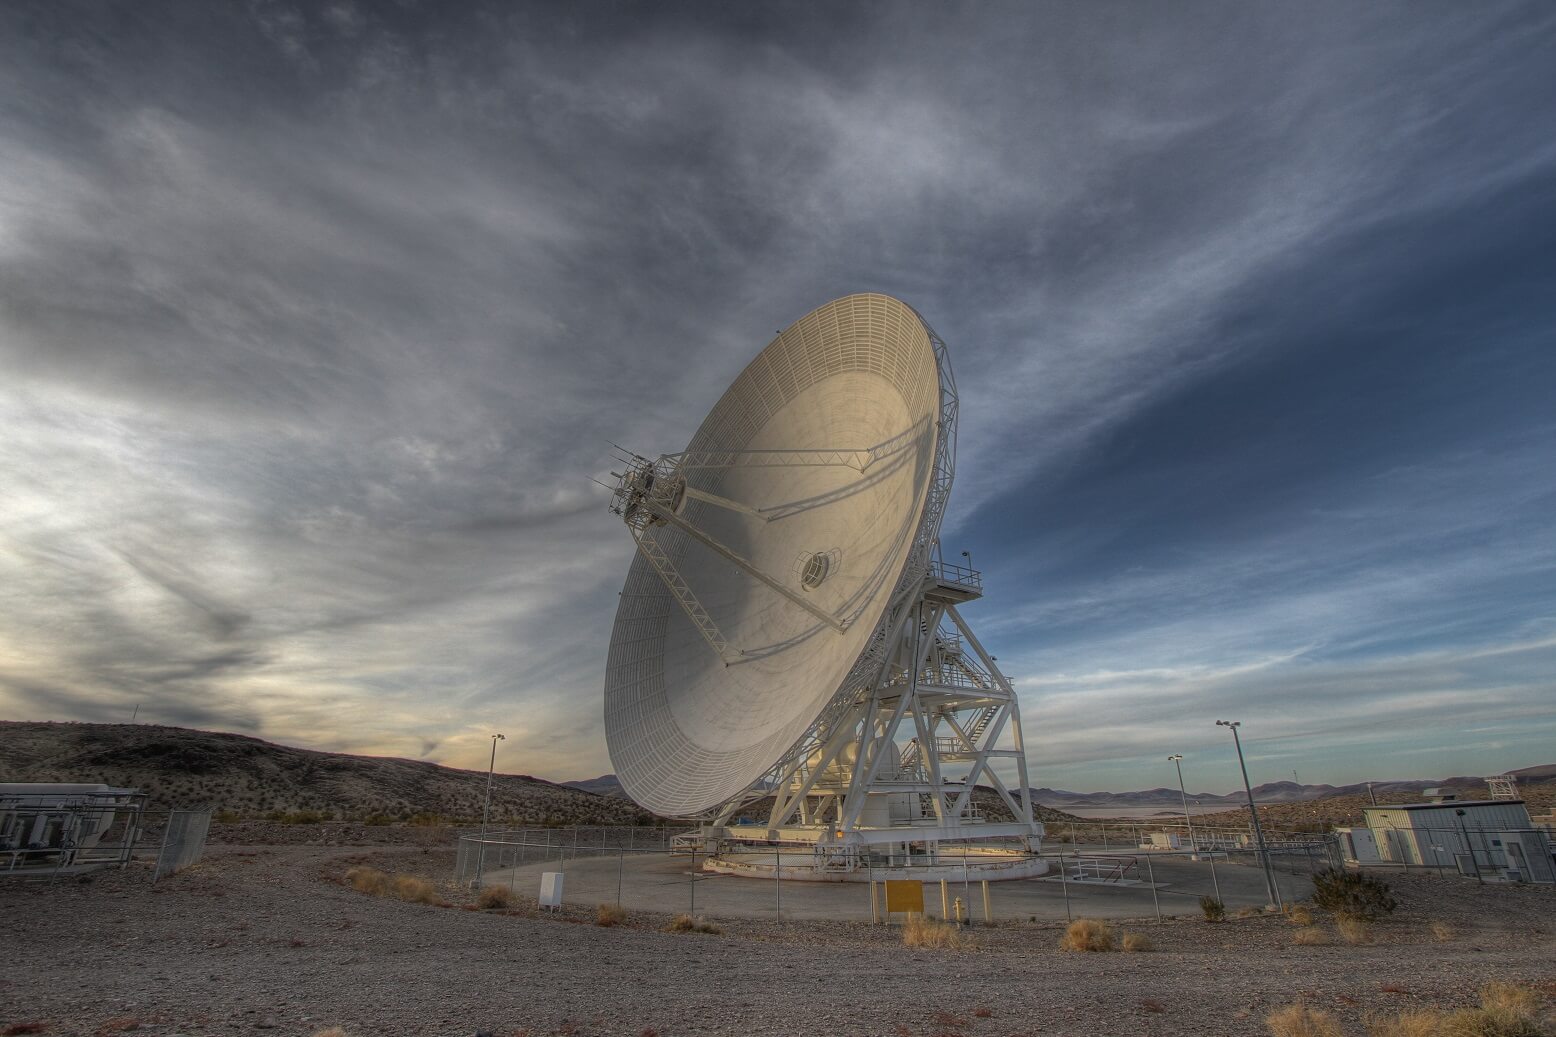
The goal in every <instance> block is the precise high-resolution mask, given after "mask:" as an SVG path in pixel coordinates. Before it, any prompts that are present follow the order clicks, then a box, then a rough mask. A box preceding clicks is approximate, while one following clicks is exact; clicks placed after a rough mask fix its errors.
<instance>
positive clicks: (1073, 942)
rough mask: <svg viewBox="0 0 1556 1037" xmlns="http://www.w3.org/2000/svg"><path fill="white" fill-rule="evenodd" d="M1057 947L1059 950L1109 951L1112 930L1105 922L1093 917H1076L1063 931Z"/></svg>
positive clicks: (1110, 948) (1111, 942)
mask: <svg viewBox="0 0 1556 1037" xmlns="http://www.w3.org/2000/svg"><path fill="white" fill-rule="evenodd" d="M1059 949H1060V950H1061V951H1111V950H1112V949H1113V930H1111V929H1109V928H1108V924H1107V923H1106V922H1102V921H1098V920H1097V919H1095V918H1077V919H1076V920H1075V921H1073V922H1071V923H1070V927H1069V928H1068V929H1066V930H1065V931H1064V939H1062V940H1060V941H1059Z"/></svg>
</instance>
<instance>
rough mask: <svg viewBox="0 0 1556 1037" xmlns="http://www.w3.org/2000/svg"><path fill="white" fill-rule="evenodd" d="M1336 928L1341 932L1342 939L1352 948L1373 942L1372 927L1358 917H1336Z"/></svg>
mask: <svg viewBox="0 0 1556 1037" xmlns="http://www.w3.org/2000/svg"><path fill="white" fill-rule="evenodd" d="M1334 927H1335V928H1336V929H1338V930H1339V931H1340V939H1342V940H1344V941H1345V942H1346V943H1348V944H1350V945H1351V946H1352V947H1355V946H1357V945H1358V944H1363V943H1371V942H1372V926H1371V925H1369V924H1368V922H1367V920H1366V919H1365V918H1361V917H1359V916H1357V915H1335V919H1334Z"/></svg>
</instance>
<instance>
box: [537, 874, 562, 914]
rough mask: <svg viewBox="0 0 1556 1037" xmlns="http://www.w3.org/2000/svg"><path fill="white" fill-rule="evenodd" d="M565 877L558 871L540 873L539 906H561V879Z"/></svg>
mask: <svg viewBox="0 0 1556 1037" xmlns="http://www.w3.org/2000/svg"><path fill="white" fill-rule="evenodd" d="M564 878H566V876H565V875H563V874H562V873H561V872H560V871H544V872H541V873H540V906H541V907H561V906H562V880H563V879H564Z"/></svg>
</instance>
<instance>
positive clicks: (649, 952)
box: [0, 845, 1556, 1037]
mask: <svg viewBox="0 0 1556 1037" xmlns="http://www.w3.org/2000/svg"><path fill="white" fill-rule="evenodd" d="M452 859H453V853H452V851H451V850H448V849H446V848H434V847H419V846H404V847H383V846H366V847H339V846H317V845H304V846H279V847H274V846H272V847H260V846H214V847H211V848H210V850H209V851H208V852H207V855H206V859H205V861H204V862H203V863H201V864H200V865H197V866H196V867H194V868H192V869H190V870H188V871H185V872H183V873H181V874H179V875H176V876H174V877H173V878H171V879H168V880H164V881H163V882H161V883H159V884H157V885H156V886H152V885H151V884H150V881H149V869H148V868H147V867H146V866H145V865H143V864H137V865H135V866H133V867H131V868H129V869H127V870H125V871H122V872H108V873H103V874H100V875H98V876H96V877H93V878H91V879H89V880H86V881H70V882H58V883H35V882H15V881H13V882H7V883H0V946H3V947H4V948H6V951H7V953H6V964H5V967H4V970H3V972H0V1033H6V1032H8V1031H7V1027H14V1026H15V1025H16V1024H18V1023H31V1022H37V1023H46V1024H47V1029H46V1030H44V1031H42V1032H45V1033H49V1034H110V1033H123V1032H130V1031H132V1030H133V1031H134V1032H137V1033H147V1034H174V1033H178V1034H236V1033H244V1032H249V1031H265V1032H273V1033H281V1034H304V1035H309V1034H314V1033H316V1032H317V1031H319V1030H321V1029H324V1028H326V1027H330V1026H340V1027H343V1028H344V1029H345V1031H346V1032H347V1033H348V1034H351V1035H353V1037H357V1035H367V1034H449V1035H464V1037H471V1035H474V1034H477V1033H489V1034H493V1035H527V1037H539V1035H541V1034H578V1035H587V1034H628V1035H635V1037H649V1035H650V1034H651V1033H652V1034H653V1035H655V1037H672V1035H679V1034H735V1033H738V1034H762V1035H766V1034H772V1035H785V1037H787V1035H793V1034H812V1033H814V1034H882V1035H892V1037H898V1035H901V1037H911V1035H925V1037H929V1035H944V1034H956V1035H964V1037H974V1035H1000V1037H1008V1035H1014V1034H1045V1035H1048V1034H1061V1035H1062V1034H1073V1035H1095V1034H1102V1033H1115V1032H1120V1031H1126V1030H1127V1031H1129V1032H1131V1033H1135V1034H1148V1035H1149V1034H1240V1035H1241V1034H1257V1033H1262V1032H1264V1027H1263V1023H1262V1019H1263V1016H1264V1014H1265V1013H1266V1012H1267V1011H1269V1010H1270V1009H1271V1008H1273V1007H1278V1006H1280V1005H1283V1004H1287V1003H1289V1002H1292V1001H1295V1000H1298V999H1299V998H1300V999H1304V1000H1305V1001H1306V1002H1307V1003H1308V1004H1310V1005H1313V1006H1315V1007H1322V1008H1327V1009H1329V1010H1331V1011H1333V1012H1335V1013H1336V1015H1337V1016H1338V1017H1339V1018H1340V1019H1341V1020H1342V1021H1343V1022H1345V1023H1346V1025H1347V1026H1348V1027H1349V1029H1350V1032H1352V1033H1355V1034H1361V1033H1364V1032H1365V1030H1364V1028H1363V1026H1362V1025H1361V1020H1362V1018H1363V1016H1364V1015H1365V1014H1367V1013H1369V1012H1372V1011H1380V1010H1394V1009H1398V1008H1403V1007H1419V1006H1421V1005H1424V1004H1432V1005H1439V1006H1445V1007H1446V1006H1454V1005H1461V1004H1468V1003H1470V1002H1471V1001H1472V1000H1473V997H1474V991H1475V988H1476V987H1477V986H1478V985H1479V984H1480V983H1481V982H1483V981H1484V980H1486V979H1491V978H1502V979H1514V980H1520V981H1524V982H1529V983H1534V984H1537V985H1539V986H1540V988H1541V989H1542V990H1543V991H1544V992H1545V993H1546V994H1547V995H1550V994H1552V993H1556V938H1553V936H1552V926H1553V924H1556V923H1553V921H1552V919H1553V914H1552V908H1553V907H1556V888H1552V887H1533V886H1520V887H1491V886H1487V887H1478V886H1476V885H1475V884H1474V883H1472V882H1465V881H1462V880H1457V879H1446V880H1443V879H1436V878H1433V877H1428V876H1407V877H1402V878H1393V879H1391V880H1390V881H1391V882H1392V883H1393V885H1394V888H1395V891H1396V895H1397V896H1398V898H1399V900H1400V902H1401V907H1400V910H1399V911H1398V912H1397V913H1396V915H1395V917H1394V918H1393V919H1391V920H1390V921H1388V922H1386V923H1383V924H1380V925H1378V926H1376V927H1375V942H1374V943H1373V944H1371V945H1368V946H1360V947H1348V946H1341V945H1335V946H1320V947H1298V946H1294V945H1293V944H1292V942H1291V940H1292V933H1293V928H1292V926H1291V925H1290V924H1289V923H1287V922H1286V921H1284V920H1282V919H1279V918H1255V919H1248V920H1242V921H1235V922H1228V923H1225V924H1221V925H1209V924H1206V923H1204V922H1201V921H1168V922H1165V923H1157V922H1155V921H1154V920H1152V921H1140V922H1138V923H1129V924H1125V925H1122V926H1117V927H1118V928H1120V929H1127V930H1130V931H1136V932H1141V933H1145V934H1147V935H1148V936H1149V937H1150V938H1151V939H1152V941H1154V943H1155V944H1156V946H1157V948H1158V950H1157V951H1156V952H1154V953H1149V954H1069V953H1064V952H1061V951H1059V950H1057V943H1058V939H1059V936H1060V932H1061V928H1060V927H1059V926H1057V925H1053V924H1047V925H1044V924H1037V925H1027V924H1021V925H1017V924H1011V925H1005V926H1000V927H998V928H993V929H979V930H976V931H975V932H974V939H975V940H976V943H977V946H976V947H975V948H974V949H972V950H966V951H919V950H909V949H907V948H904V947H903V946H902V945H901V944H900V943H899V942H898V941H897V934H896V932H895V931H894V930H890V929H886V928H883V927H874V926H870V925H868V924H864V923H845V922H835V923H827V922H804V923H780V922H772V921H758V920H742V921H729V922H722V921H721V922H720V924H721V925H722V926H723V929H724V931H723V933H722V934H719V935H707V934H694V933H685V934H673V933H666V932H661V931H659V927H660V926H662V925H663V924H664V923H665V921H666V917H667V916H662V915H659V916H656V915H648V914H638V915H633V916H630V917H629V918H628V921H627V923H626V924H625V925H622V926H616V927H612V928H601V927H598V926H595V925H592V924H588V923H589V922H590V921H592V916H590V915H586V914H585V913H584V912H583V911H581V910H578V909H573V910H571V911H570V912H568V913H566V914H564V915H561V916H545V917H538V916H536V915H535V912H534V909H533V906H532V902H523V901H521V902H520V905H519V907H518V909H517V910H515V911H512V912H509V913H491V912H477V911H474V910H463V909H461V908H462V907H466V906H468V900H469V895H468V893H465V892H462V891H457V890H453V889H446V888H445V889H444V890H443V893H444V895H445V896H446V897H448V898H449V899H450V900H452V901H453V903H452V905H451V906H449V907H437V906H429V905H422V904H409V903H403V902H400V901H395V900H388V899H382V898H375V897H371V896H367V895H365V894H362V893H358V892H357V891H355V890H354V889H351V888H350V887H348V886H346V885H344V884H342V882H341V881H340V880H341V876H342V875H343V874H344V872H345V871H346V869H347V868H349V867H351V866H352V865H354V864H371V865H373V866H375V867H379V868H382V869H384V870H387V871H394V872H401V873H409V874H419V875H423V876H426V877H428V878H432V879H435V880H440V881H441V880H443V879H445V878H446V877H447V876H448V875H449V873H450V871H451V866H452ZM1433 921H1437V922H1444V923H1447V924H1448V925H1450V926H1452V927H1453V929H1454V930H1455V935H1454V936H1453V937H1452V938H1451V939H1448V940H1447V941H1443V942H1439V941H1438V940H1436V939H1435V938H1434V936H1433V934H1432V933H1431V931H1430V929H1429V923H1431V922H1433ZM985 1011H986V1012H988V1013H990V1014H988V1015H984V1014H982V1013H983V1012H985ZM15 1032H28V1031H15Z"/></svg>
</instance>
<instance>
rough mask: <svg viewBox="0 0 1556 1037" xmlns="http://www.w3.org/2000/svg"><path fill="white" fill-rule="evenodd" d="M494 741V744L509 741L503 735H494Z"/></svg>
mask: <svg viewBox="0 0 1556 1037" xmlns="http://www.w3.org/2000/svg"><path fill="white" fill-rule="evenodd" d="M492 741H494V742H505V741H507V739H506V738H505V737H503V736H502V735H492Z"/></svg>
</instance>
